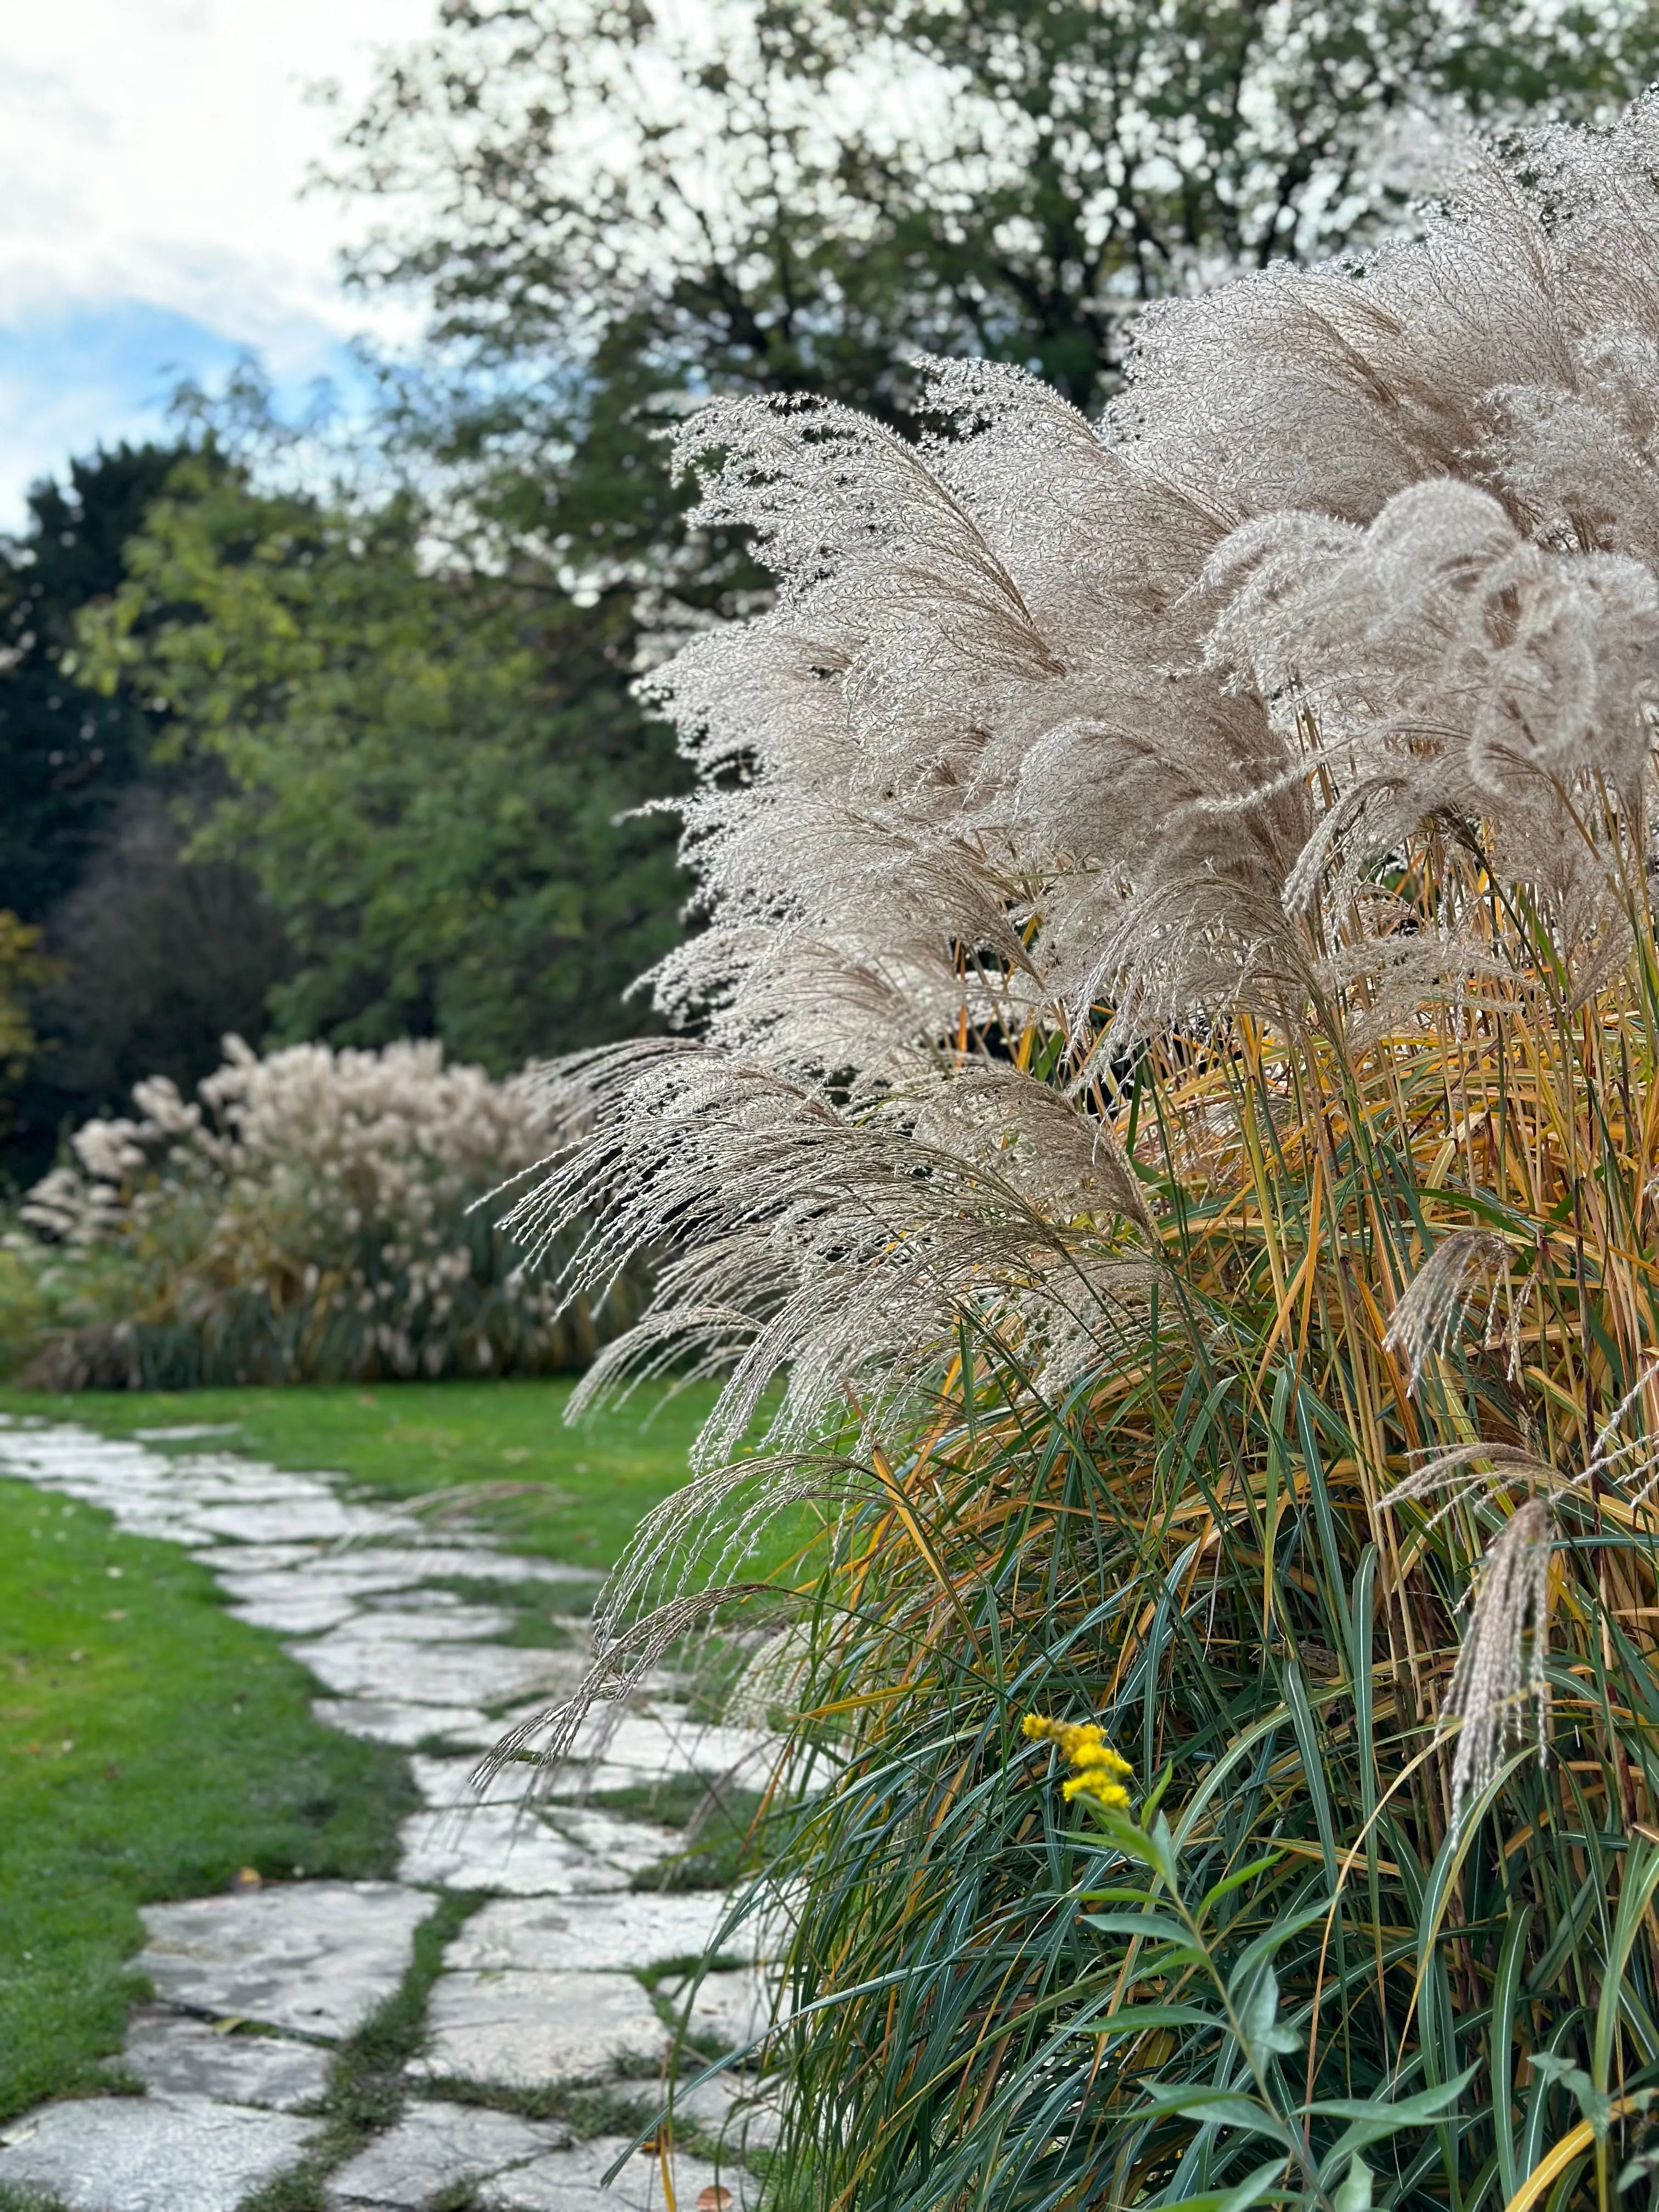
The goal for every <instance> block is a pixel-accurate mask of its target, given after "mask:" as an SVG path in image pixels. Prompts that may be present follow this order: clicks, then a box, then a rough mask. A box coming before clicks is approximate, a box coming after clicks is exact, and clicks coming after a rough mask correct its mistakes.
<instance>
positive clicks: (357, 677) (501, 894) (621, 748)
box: [82, 459, 682, 1068]
mask: <svg viewBox="0 0 1659 2212" xmlns="http://www.w3.org/2000/svg"><path fill="white" fill-rule="evenodd" d="M429 526H430V521H429V518H428V516H427V515H426V514H425V513H424V512H423V510H422V507H421V506H420V505H419V503H418V502H417V501H415V500H414V499H413V498H412V497H411V496H409V495H397V496H394V497H392V498H390V499H387V500H386V501H382V502H380V503H378V504H377V503H374V502H373V501H367V502H356V501H354V502H349V503H346V504H343V505H340V506H338V507H327V506H324V505H321V504H319V502H318V501H315V500H313V499H312V498H311V497H309V496H306V495H297V494H296V495H283V494H280V493H277V492H269V491H267V492H262V491H258V490H255V489H253V488H252V486H251V485H250V483H249V482H248V481H247V480H246V477H245V476H244V475H243V474H242V473H240V471H218V470H216V469H215V468H214V467H213V465H211V463H210V461H209V460H208V459H195V460H191V461H189V462H186V463H185V464H182V465H181V466H180V468H179V471H177V472H176V474H175V476H174V478H173V484H172V488H171V489H170V491H169V495H168V496H167V498H166V499H165V500H162V501H160V502H158V503H157V504H156V505H155V507H152V508H151V510H150V513H149V518H148V520H147V522H146V525H145V528H144V531H143V534H142V535H140V536H139V537H137V538H136V539H134V540H133V541H132V542H131V544H130V545H129V548H128V553H127V570H128V574H127V580H126V581H125V583H124V584H123V586H121V588H120V590H119V591H118V592H116V593H115V594H114V596H113V598H112V599H111V600H109V601H108V602H106V604H105V605H103V606H102V607H101V608H100V609H99V610H97V611H96V612H95V613H94V615H92V616H90V617H88V618H87V619H86V620H85V621H84V622H83V624H82V641H83V649H84V650H85V651H86V653H87V659H88V665H90V666H93V667H95V668H96V669H97V670H98V671H100V674H101V676H102V678H103V680H104V681H105V682H106V684H117V683H118V682H123V681H141V682H142V683H143V684H145V685H154V686H155V687H156V689H157V690H158V692H159V693H162V694H164V695H165V696H166V697H167V700H168V702H169V704H170V707H171V709H172V713H173V718H174V719H173V725H172V727H171V732H170V734H169V738H168V747H169V749H170V750H173V751H174V752H176V753H177V754H178V755H179V756H180V757H184V758H186V759H202V758H207V759H210V760H212V761H214V762H216V763H218V764H219V765H220V766H221V767H222V770H223V771H224V773H225V774H226V775H228V780H229V784H230V789H229V791H228V793H227V794H226V795H225V796H223V797H222V799H220V800H219V801H218V803H217V804H216V805H215V806H214V807H213V808H212V809H211V811H210V813H209V814H208V816H207V817H206V819H205V822H204V829H203V834H202V835H201V836H200V837H199V839H198V841H197V848H196V849H197V852H198V853H201V854H235V855H238V856H240V857H242V858H244V859H245V860H246V863H247V865H249V866H251V867H252V869H253V870H254V872H256V873H257V875H258V879H259V881H260V883H261V884H262V886H263V888H264V892H265V895H266V896H267V898H268V899H269V901H270V904H271V906H272V907H273V908H274V909H275V910H276V911H277V912H278V913H279V914H280V915H282V916H283V920H284V921H285V923H286V925H287V930H288V935H289V942H290V944H291V945H292V947H293V951H294V957H295V970H294V973H293V974H292V975H291V976H290V977H289V979H288V980H286V981H283V982H282V983H281V984H279V985H278V986H277V987H276V988H275V989H274V991H273V992H272V994H271V1005H272V1008H273V1012H274V1014H275V1017H276V1022H277V1024H278V1026H279V1028H280V1029H281V1030H283V1031H285V1032H286V1034H288V1035H289V1036H294V1037H304V1036H328V1037H331V1038H333V1039H335V1040H337V1041H339V1042H356V1043H364V1044H382V1043H385V1042H389V1041H390V1040H392V1039H393V1038H395V1037H398V1036H404V1035H416V1036H423V1035H431V1034H436V1035H438V1036H441V1038H442V1039H443V1040H444V1041H445V1042H446V1043H447V1045H448V1046H449V1048H451V1050H452V1051H453V1052H455V1053H457V1054H465V1055H468V1056H472V1057H476V1058H477V1059H480V1060H483V1061H485V1062H486V1063H487V1064H489V1066H493V1067H495V1068H505V1067H510V1066H513V1065H515V1064H517V1063H518V1062H520V1061H521V1060H524V1059H525V1058H526V1057H527V1056H528V1055H530V1054H532V1053H545V1052H550V1051H556V1050H561V1049H567V1048H574V1047H576V1046H579V1045H582V1044H588V1043H594V1042H604V1041H605V1040H607V1039H610V1038H611V1037H614V1036H618V1035H621V1034H625V1033H627V1031H628V1030H629V1029H630V1028H631V1027H635V1026H637V1021H638V1017H637V1015H635V1014H630V1012H629V1010H628V1009H626V1008H625V1007H624V1006H623V998H622V994H623V990H624V988H625V987H626V986H627V985H628V984H629V982H630V981H632V980H633V978H634V977H635V975H637V974H638V973H639V972H640V970H641V969H642V968H644V967H646V966H647V965H648V964H649V963H650V962H651V961H652V960H653V958H654V957H656V956H657V955H658V954H659V953H660V952H662V951H665V950H666V948H667V946H668V945H670V944H671V942H672V941H673V940H674V938H675V936H676V934H677V931H678V921H677V910H678V902H679V899H680V897H681V895H682V894H681V888H680V884H679V880H678V873H677V870H676V867H675V865H674V860H673V857H672V851H671V838H670V837H669V836H668V835H667V834H666V832H665V829H664V828H663V827H662V826H660V825H659V824H656V823H643V824H642V823H619V822H618V820H617V817H618V816H619V815H620V814H622V813H623V812H625V811H626V810H628V809H629V808H630V807H632V806H635V805H638V804H639V803H640V802H641V800H642V799H646V798H647V797H649V796H651V795H653V793H656V792H658V791H659V790H661V789H662V788H663V787H665V785H667V784H670V783H671V781H673V775H672V768H671V753H670V751H669V750H668V748H667V746H666V744H665V741H664V740H663V739H661V738H659V737H653V736H652V735H651V734H650V733H649V732H647V730H646V728H645V727H644V726H643V725H642V723H641V718H640V716H639V714H638V712H637V710H636V709H635V708H634V706H633V705H632V703H631V702H630V701H629V699H628V697H627V696H626V690H625V685H626V675H627V659H628V652H629V640H628V636H627V633H626V629H625V627H624V626H623V625H621V624H619V623H618V622H617V620H616V619H615V618H614V617H612V616H610V615H608V614H607V612H606V611H605V610H604V609H597V610H586V611H585V610H579V609H573V608H572V607H571V606H570V605H568V603H566V602H564V601H563V600H562V599H560V598H559V597H558V595H557V594H556V593H555V592H551V591H550V589H549V587H548V580H547V579H546V578H545V576H544V575H538V574H534V573H530V574H510V575H498V574H487V573H484V572H483V571H481V570H479V569H478V568H468V567H466V566H465V565H464V564H461V563H459V562H455V561H453V560H450V559H447V558H446V557H445V556H444V555H443V553H442V551H441V549H440V548H439V547H437V546H436V545H435V544H434V543H433V541H432V540H431V538H430V537H429V535H428V530H429ZM167 610H171V611H167Z"/></svg>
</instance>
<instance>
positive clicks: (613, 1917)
mask: <svg viewBox="0 0 1659 2212" xmlns="http://www.w3.org/2000/svg"><path fill="white" fill-rule="evenodd" d="M725 1917H726V1898H725V1896H724V1895H723V1893H721V1892H720V1891H719V1890H714V1889H705V1890H688V1891H682V1892H679V1893H669V1894H668V1895H666V1896H664V1895H659V1894H654V1893H650V1892H645V1893H633V1894H630V1895H627V1896H623V1897H573V1898H568V1899H559V1900H558V1901H557V1902H549V1901H547V1900H545V1899H541V1898H516V1897H513V1898H499V1899H496V1900H495V1903H494V1904H491V1905H485V1906H484V1908H483V1911H482V1912H478V1913H475V1914H474V1916H473V1917H472V1918H471V1920H469V1921H468V1922H467V1923H466V1924H465V1927H464V1928H463V1929H461V1932H460V1934H459V1936H457V1937H456V1938H455V1940H454V1942H453V1943H451V1944H450V1946H449V1948H447V1950H446V1952H445V1953H444V1965H445V1966H446V1967H447V1968H449V1969H455V1970H469V1969H470V1970H472V1971H474V1972H481V1973H487V1972H492V1971H495V1970H498V1969H501V1968H503V1967H520V1968H524V1969H526V1970H533V1971H537V1972H557V1971H559V1970H561V1969H576V1970H580V1971H582V1972H591V1971H592V1970H594V1969H606V1970H610V1971H613V1972H625V1971H628V1970H630V1969H634V1968H637V1967H641V1966H658V1965H662V1964H665V1963H666V1962H667V1961H668V1960H671V1959H694V1958H701V1957H702V1954H703V1952H704V1950H705V1949H706V1948H707V1947H708V1945H709V1944H710V1943H712V1942H713V1941H714V1936H715V1935H716V1933H717V1932H718V1930H719V1929H720V1923H721V1922H722V1921H723V1920H724V1919H725ZM739 1932H740V1934H741V1931H739Z"/></svg>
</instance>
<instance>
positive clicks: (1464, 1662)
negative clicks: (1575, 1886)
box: [1441, 1498, 1555, 1828]
mask: <svg viewBox="0 0 1659 2212" xmlns="http://www.w3.org/2000/svg"><path fill="white" fill-rule="evenodd" d="M1554 1540H1555V1522H1554V1517H1553V1515H1552V1513H1551V1511H1550V1508H1549V1504H1548V1503H1547V1500H1546V1499H1544V1498H1528V1500H1527V1502H1526V1504H1524V1505H1520V1506H1517V1507H1516V1510H1515V1512H1514V1513H1513V1514H1512V1515H1511V1516H1510V1520H1509V1522H1508V1524H1507V1526H1506V1527H1505V1528H1504V1532H1503V1534H1501V1535H1500V1536H1499V1537H1498V1540H1497V1541H1496V1542H1495V1543H1494V1544H1493V1545H1492V1547H1491V1548H1490V1550H1489V1551H1488V1552H1487V1553H1486V1558H1485V1559H1484V1561H1483V1562H1482V1564H1481V1568H1480V1583H1479V1587H1478V1588H1477V1589H1476V1592H1475V1600H1474V1610H1473V1612H1472V1613H1471V1615H1470V1618H1469V1625H1468V1630H1467V1631H1466V1632H1465V1634H1464V1638H1463V1648H1462V1650H1461V1651H1460V1653H1459V1654H1458V1659H1457V1667H1456V1670H1455V1673H1454V1674H1453V1675H1452V1679H1451V1686H1450V1688H1449V1690H1448V1691H1447V1692H1446V1697H1445V1702H1444V1704H1443V1705H1442V1707H1441V1724H1442V1726H1445V1725H1446V1724H1447V1723H1458V1724H1459V1725H1458V1733H1457V1748H1456V1751H1455V1755H1454V1757H1453V1760H1452V1826H1453V1827H1454V1828H1456V1827H1458V1826H1461V1825H1462V1818H1463V1808H1464V1806H1465V1804H1466V1803H1467V1802H1468V1801H1469V1800H1470V1799H1471V1798H1474V1797H1478V1796H1480V1792H1481V1791H1482V1790H1484V1789H1485V1788H1486V1784H1488V1783H1489V1782H1490V1781H1491V1780H1492V1778H1493V1777H1494V1776H1495V1775H1496V1774H1497V1773H1498V1770H1499V1768H1500V1767H1501V1766H1502V1765H1503V1763H1504V1757H1505V1755H1506V1754H1507V1753H1509V1752H1510V1751H1513V1750H1516V1749H1517V1748H1518V1747H1520V1745H1521V1744H1522V1743H1523V1742H1524V1741H1526V1735H1527V1717H1528V1709H1530V1711H1531V1714H1532V1718H1533V1724H1534V1729H1535V1730H1536V1734H1537V1741H1538V1756H1539V1759H1540V1761H1542V1760H1543V1759H1545V1758H1546V1757H1547V1753H1548V1746H1549V1697H1550V1692H1549V1678H1548V1674H1547V1671H1546V1668H1545V1660H1546V1656H1547V1652H1548V1648H1549V1628H1550V1558H1551V1547H1552V1545H1553V1542H1554Z"/></svg>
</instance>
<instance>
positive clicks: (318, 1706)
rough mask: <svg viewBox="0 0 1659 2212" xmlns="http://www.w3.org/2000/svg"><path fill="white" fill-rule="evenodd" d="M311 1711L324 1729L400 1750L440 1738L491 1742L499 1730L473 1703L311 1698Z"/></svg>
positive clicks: (466, 1741)
mask: <svg viewBox="0 0 1659 2212" xmlns="http://www.w3.org/2000/svg"><path fill="white" fill-rule="evenodd" d="M311 1710H312V1711H313V1713H314V1714H315V1715H316V1716H317V1718H318V1719H319V1721H321V1722H322V1723H323V1724H324V1726H325V1728H337V1729H340V1730H342V1731H343V1734H345V1735H360V1736H364V1737H367V1738H368V1741H370V1742H372V1743H390V1744H396V1745H398V1746H400V1747H402V1748H404V1750H408V1749H409V1748H410V1747H412V1746H413V1745H415V1744H417V1743H425V1742H427V1741H428V1740H431V1741H435V1740H437V1739H438V1738H440V1737H441V1738H443V1739H444V1740H445V1741H449V1742H452V1743H471V1742H473V1741H475V1740H476V1738H477V1736H479V1735H483V1736H487V1737H489V1739H490V1740H491V1741H493V1740H494V1737H495V1735H496V1734H497V1733H498V1732H499V1727H498V1723H495V1722H494V1721H492V1720H491V1719H490V1718H489V1715H488V1714H487V1713H485V1712H484V1711H483V1710H482V1708H481V1707H479V1706H477V1705H404V1704H403V1703H402V1702H401V1701H400V1700H398V1699H392V1698H313V1699H312V1701H311Z"/></svg>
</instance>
